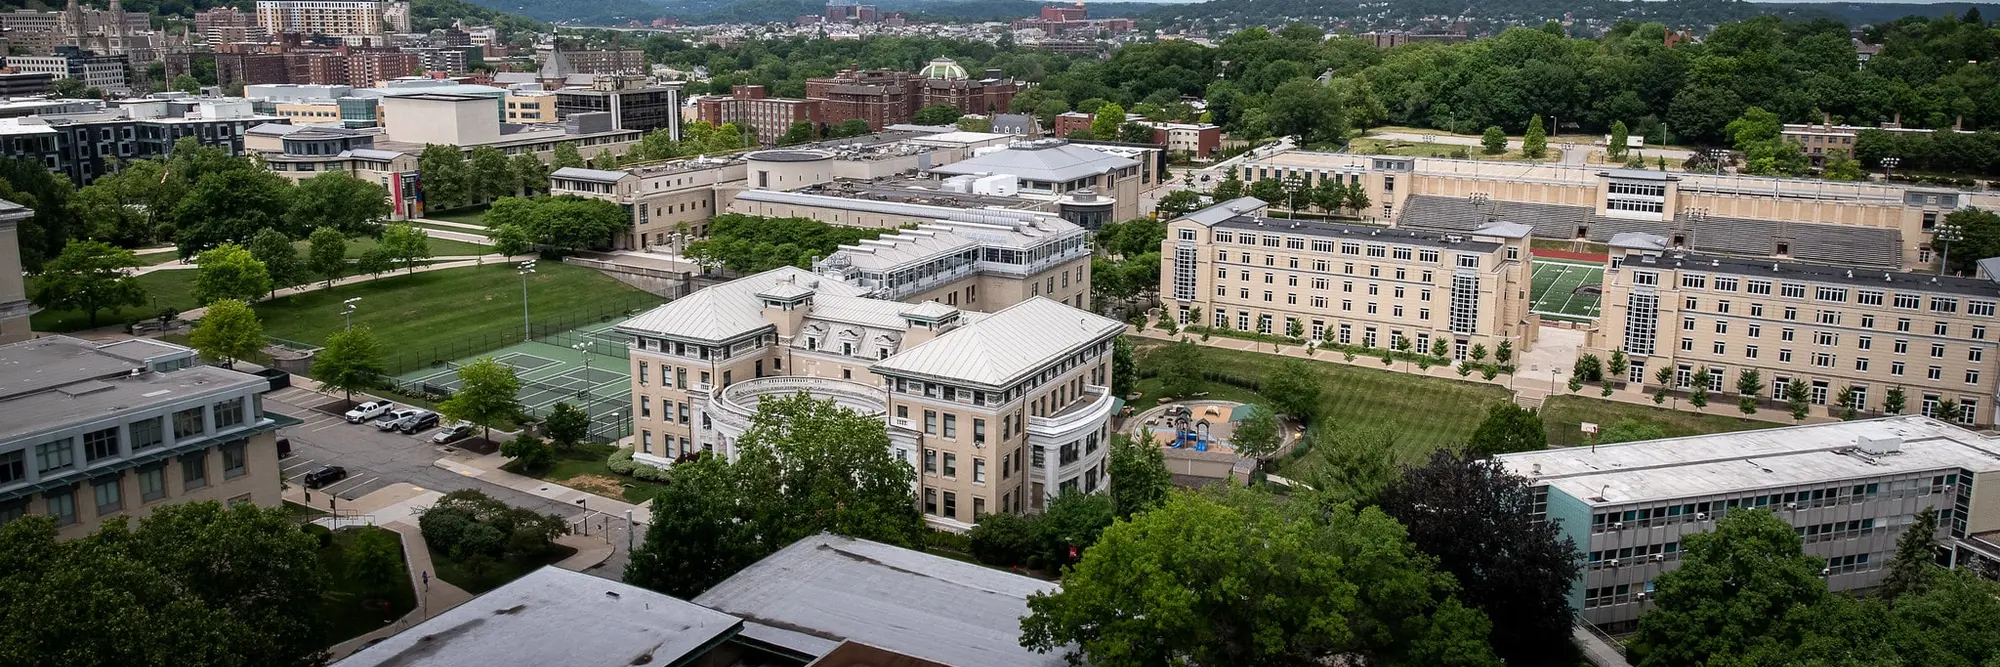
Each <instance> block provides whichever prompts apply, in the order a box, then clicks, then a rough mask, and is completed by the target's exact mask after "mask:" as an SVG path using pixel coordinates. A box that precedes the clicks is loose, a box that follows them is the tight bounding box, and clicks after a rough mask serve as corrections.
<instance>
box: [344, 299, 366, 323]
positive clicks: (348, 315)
mask: <svg viewBox="0 0 2000 667" xmlns="http://www.w3.org/2000/svg"><path fill="white" fill-rule="evenodd" d="M360 300H361V297H358V296H357V297H353V298H350V299H348V300H346V301H342V302H340V303H341V305H343V306H346V308H345V309H343V310H341V311H340V316H341V317H342V318H345V319H346V320H347V327H346V328H348V329H353V328H354V311H355V309H357V308H360V306H357V305H354V304H355V302H357V301H360Z"/></svg>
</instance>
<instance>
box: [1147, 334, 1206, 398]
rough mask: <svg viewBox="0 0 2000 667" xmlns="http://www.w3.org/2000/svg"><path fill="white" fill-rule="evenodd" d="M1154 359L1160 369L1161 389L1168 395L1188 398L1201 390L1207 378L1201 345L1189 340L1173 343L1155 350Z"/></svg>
mask: <svg viewBox="0 0 2000 667" xmlns="http://www.w3.org/2000/svg"><path fill="white" fill-rule="evenodd" d="M1152 354H1153V355H1155V356H1156V357H1157V359H1155V360H1154V361H1155V362H1156V363H1157V365H1158V367H1159V369H1160V391H1161V392H1162V393H1164V394H1166V395H1168V396H1176V397H1180V398H1188V397H1191V396H1194V395H1195V393H1196V392H1199V391H1201V389H1202V387H1203V386H1205V385H1206V383H1207V380H1205V379H1204V378H1203V377H1202V363H1203V357H1204V356H1206V355H1205V354H1203V351H1202V349H1201V347H1199V346H1197V345H1195V344H1194V343H1190V342H1187V341H1180V342H1177V343H1173V344H1171V345H1168V346H1166V347H1164V348H1160V349H1158V350H1155V351H1154V352H1153V353H1152Z"/></svg>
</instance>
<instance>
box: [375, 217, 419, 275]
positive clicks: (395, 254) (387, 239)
mask: <svg viewBox="0 0 2000 667" xmlns="http://www.w3.org/2000/svg"><path fill="white" fill-rule="evenodd" d="M378 247H380V248H382V249H383V250H385V251H387V252H388V253H389V256H390V257H392V258H394V259H395V260H396V262H397V263H399V264H402V265H403V269H404V270H406V271H408V272H410V273H416V272H417V264H418V263H419V262H422V261H424V260H427V259H430V258H431V236H430V234H428V233H425V232H424V230H423V229H421V228H418V227H417V226H415V225H406V224H404V225H389V227H388V228H387V229H384V230H382V243H381V245H380V246H378Z"/></svg>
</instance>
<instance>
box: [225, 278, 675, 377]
mask: <svg viewBox="0 0 2000 667" xmlns="http://www.w3.org/2000/svg"><path fill="white" fill-rule="evenodd" d="M535 271H536V272H535V273H534V274H533V275H530V276H529V277H528V307H529V309H530V312H531V313H532V314H533V317H534V321H535V322H536V323H537V324H538V325H540V324H544V323H564V324H572V325H580V324H584V323H588V322H596V321H598V320H599V318H601V317H613V318H618V317H622V316H623V314H624V311H625V310H627V309H631V308H643V307H650V306H652V305H656V304H658V303H660V301H661V299H660V298H659V297H655V296H653V295H651V294H647V293H645V292H642V291H640V290H637V289H634V288H632V287H630V286H627V285H625V284H624V283H621V282H618V281H617V280H613V279H611V278H607V277H605V276H604V275H603V274H600V273H598V272H596V271H593V270H590V269H586V268H582V267H577V266H571V265H568V264H562V263H559V262H543V263H541V264H540V265H539V266H537V267H536V270H535ZM352 297H361V301H360V302H358V303H357V304H356V305H357V306H358V308H357V309H356V310H355V313H354V324H355V325H356V326H364V325H365V326H368V327H372V328H374V330H375V333H376V335H377V337H379V338H380V339H381V341H382V344H383V348H384V350H383V352H384V356H385V357H386V361H387V363H388V366H389V368H388V370H389V372H390V373H392V374H394V373H402V372H406V371H410V370H414V369H416V368H419V367H422V366H424V365H427V364H429V363H431V362H433V361H436V360H443V359H459V358H462V357H467V356H472V355H476V354H478V353H480V352H485V351H487V350H494V349H498V348H501V347H505V346H507V345H511V344H514V343H518V342H521V276H520V275H519V274H518V273H516V272H515V269H514V266H513V265H511V264H489V265H486V266H469V267H463V268H456V269H442V270H438V271H427V272H422V273H414V274H383V277H381V278H378V279H375V280H370V281H366V282H361V283H354V284H349V285H342V286H339V287H335V288H333V289H330V290H319V291H314V292H306V293H304V294H296V295H292V296H288V297H284V298H281V299H276V300H272V301H265V302H262V303H259V304H257V307H256V308H257V314H258V316H259V317H261V318H262V319H263V320H264V333H265V334H267V335H271V336H275V337H278V338H283V339H286V340H294V341H299V342H304V343H314V344H317V343H319V342H322V341H325V340H326V337H327V336H328V335H330V334H332V333H333V332H334V331H335V330H338V329H340V328H341V327H342V326H343V318H342V316H341V310H342V308H341V303H342V301H344V300H346V299H348V298H352Z"/></svg>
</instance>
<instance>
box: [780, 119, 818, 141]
mask: <svg viewBox="0 0 2000 667" xmlns="http://www.w3.org/2000/svg"><path fill="white" fill-rule="evenodd" d="M812 140H813V124H812V121H809V120H801V121H797V122H794V123H792V126H791V127H789V128H786V129H785V133H784V134H782V135H779V136H778V145H779V146H792V145H796V144H803V143H806V142H809V141H812Z"/></svg>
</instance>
